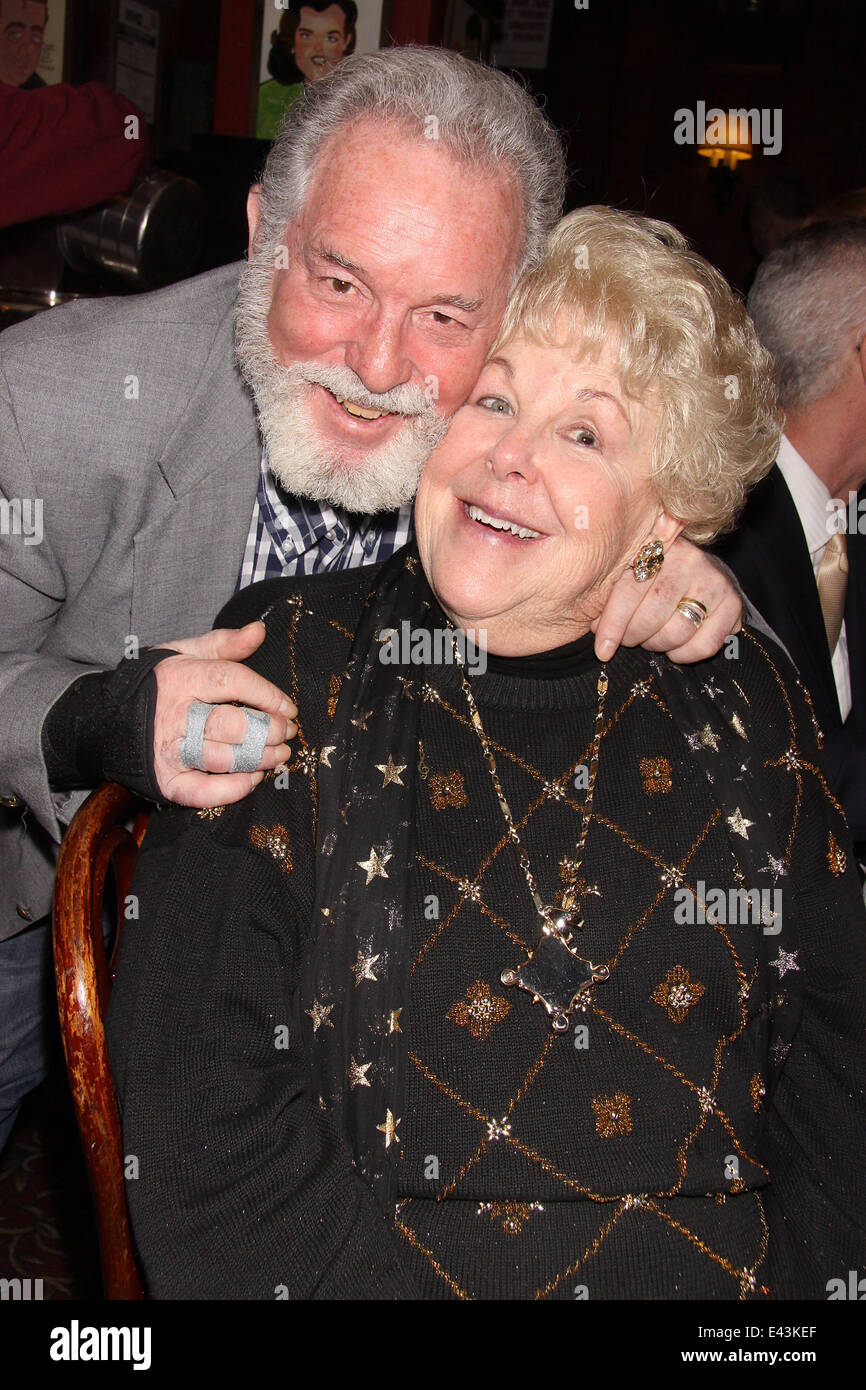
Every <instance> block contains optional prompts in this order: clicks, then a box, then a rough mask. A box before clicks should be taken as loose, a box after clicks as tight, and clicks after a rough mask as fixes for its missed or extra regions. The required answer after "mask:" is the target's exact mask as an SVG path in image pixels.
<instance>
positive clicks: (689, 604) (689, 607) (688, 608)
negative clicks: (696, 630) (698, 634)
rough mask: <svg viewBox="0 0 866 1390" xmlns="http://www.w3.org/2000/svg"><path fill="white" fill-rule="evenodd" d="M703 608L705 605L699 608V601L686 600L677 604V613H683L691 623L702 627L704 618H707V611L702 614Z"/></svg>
mask: <svg viewBox="0 0 866 1390" xmlns="http://www.w3.org/2000/svg"><path fill="white" fill-rule="evenodd" d="M701 608H703V604H701V605H700V607H698V602H697V599H685V598H684V599H682V601H681V602H680V603H678V604H677V612H678V613H682V615H683V617H684V618H688V620H689V622H690V623H694V625H695V627H700V625H701V623H702V622H703V621H704V618H705V617H706V616H707V615H706V611H704V612H703V613H702V612H701Z"/></svg>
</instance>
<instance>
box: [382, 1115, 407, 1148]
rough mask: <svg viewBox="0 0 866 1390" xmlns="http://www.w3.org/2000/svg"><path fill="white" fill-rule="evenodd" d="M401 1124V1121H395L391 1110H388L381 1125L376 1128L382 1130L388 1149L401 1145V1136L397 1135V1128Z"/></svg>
mask: <svg viewBox="0 0 866 1390" xmlns="http://www.w3.org/2000/svg"><path fill="white" fill-rule="evenodd" d="M401 1123H402V1121H401V1120H395V1119H394V1116H393V1115H392V1114H391V1111H390V1110H386V1111H385V1118H384V1120H383V1121H382V1123H381V1124H380V1125H377V1126H376V1128H377V1129H378V1130H380V1131H381V1133H382V1134H384V1136H385V1148H386V1149H390V1147H391V1145H392V1144H399V1143H400V1136H399V1134H398V1133H397V1126H398V1125H399V1124H401Z"/></svg>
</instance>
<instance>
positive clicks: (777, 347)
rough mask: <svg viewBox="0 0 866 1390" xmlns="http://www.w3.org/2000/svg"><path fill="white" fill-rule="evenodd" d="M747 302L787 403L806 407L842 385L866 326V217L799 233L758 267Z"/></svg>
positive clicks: (781, 396)
mask: <svg viewBox="0 0 866 1390" xmlns="http://www.w3.org/2000/svg"><path fill="white" fill-rule="evenodd" d="M748 308H749V313H750V314H751V316H752V318H753V320H754V323H755V327H756V329H757V330H758V337H759V338H760V339H761V342H762V343H763V344H764V347H765V348H767V350H768V351H769V352H770V353H771V355H772V357H773V359H774V361H775V364H776V386H777V392H778V398H779V404H780V406H781V407H782V409H783V410H784V409H789V408H791V407H798V408H800V409H804V408H805V407H807V406H810V405H813V404H814V403H815V401H818V400H820V399H821V398H822V397H823V396H826V395H827V394H828V392H830V391H832V390H833V388H834V387H835V386H836V385H837V383H838V381H839V379H840V377H841V375H842V371H843V369H844V360H845V353H846V351H847V349H848V347H849V346H853V340H854V338H855V336H856V335H857V334H858V333H860V334H862V333H863V331H864V329H866V221H864V220H862V219H858V218H845V219H840V220H839V221H838V222H819V223H815V224H814V225H812V226H810V227H804V228H803V229H802V230H801V231H799V232H795V234H794V235H793V236H792V237H790V238H789V239H788V240H787V241H786V242H784V244H783V245H782V246H779V247H777V249H776V250H775V251H773V252H772V254H771V255H769V256H768V257H767V259H766V260H765V261H763V262H762V263H761V265H760V266H759V267H758V272H757V274H756V276H755V280H754V284H753V285H752V288H751V290H750V292H749V298H748Z"/></svg>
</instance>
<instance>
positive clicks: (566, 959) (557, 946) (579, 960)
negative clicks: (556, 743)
mask: <svg viewBox="0 0 866 1390" xmlns="http://www.w3.org/2000/svg"><path fill="white" fill-rule="evenodd" d="M451 645H452V649H453V651H454V661H455V664H456V665H457V668H458V670H459V671H460V680H461V682H462V685H463V693H464V694H465V696H466V702H467V704H468V706H469V715H470V718H471V720H472V726H473V728H474V729H475V732H476V734H477V735H478V739H479V741H480V743H481V748H482V751H483V753H484V762H485V764H486V766H487V771H488V772H489V773H490V777H491V780H492V782H493V788H494V790H495V792H496V799H497V800H498V802H499V806H500V809H501V811H502V815H503V817H504V819H505V824H506V827H507V829H508V838H509V840H510V841H511V843H512V844H513V845H514V847H515V849H516V850H517V857H518V859H519V861H520V867H521V869H522V870H523V875H524V877H525V879H526V883H527V887H528V888H529V892H530V894H531V896H532V901H533V902H534V904H535V910H536V912H537V913H538V915H539V917H540V918H541V937H540V939H539V941H538V944H537V945H536V947H535V949H534V950H533V951H531V952H530V954H529V956H528V958H527V959H526V960H525V961H524V962H523V964H522V965H521V966H520V968H519V969H517V970H514V969H511V968H508V969H506V970H503V972H502V975H501V977H500V978H501V980H502V983H503V984H504V985H507V986H513V985H519V986H520V988H521V989H525V990H526V991H527V992H528V993H529V994H531V995H532V1002H533V1004H537V1003H539V1001H540V1002H541V1003H542V1004H543V1005H544V1007H545V1009H546V1010H547V1012H548V1014H549V1015H550V1018H551V1024H552V1026H553V1028H554V1029H555V1030H556V1032H557V1033H563V1032H565V1030H566V1029H567V1028H568V1020H569V1016H570V1014H571V1013H572V1012H573V1011H574V1009H575V1008H576V1007H577V1005H578V1003H579V1001H580V996H581V994H584V993H585V992H586V991H587V990H589V989H590V988H591V986H592V985H594V984H595V983H596V982H597V981H598V980H606V979H607V977H608V974H609V973H610V972H609V971H608V968H607V966H606V965H593V963H592V961H589V960H585V959H584V957H583V956H579V955H578V954H577V951H576V950H575V949H574V931H575V930H576V931H580V930H581V928H582V927H583V919H582V918H581V920H580V921H577V922H575V923H574V929H572V927H571V925H570V924H571V920H572V918H574V917H577V916H578V912H577V908H576V900H575V893H574V887H573V884H574V882H575V881H576V880H577V876H578V874H579V872H580V868H581V864H582V862H583V852H584V847H585V845H586V836H587V831H588V829H589V819H590V813H591V811H592V800H593V794H594V792H595V781H596V776H597V774H598V752H599V747H600V746H601V739H602V733H603V728H604V703H605V696H606V695H607V669H606V667H604V666H602V668H601V670H600V671H599V673H598V683H597V686H596V689H597V692H598V706H597V709H596V713H595V727H594V730H593V739H592V750H591V753H590V761H589V779H588V785H587V789H586V800H585V801H584V803H583V811H582V824H581V829H580V837H579V839H578V842H577V847H576V849H575V852H574V859H573V861H572V868H571V880H572V886H570V887H569V888H568V889H567V890H566V893H565V894H564V896H563V906H562V908H558V907H555V906H554V905H553V904H550V903H544V902H543V901H542V898H541V894H540V893H539V891H538V887H537V885H536V882H535V876H534V874H533V872H532V865H531V863H530V861H529V855H528V854H527V852H526V850H525V849H524V847H523V845H522V844H521V842H520V836H519V835H518V833H517V826H516V825H515V824H514V817H513V816H512V814H511V807H510V806H509V805H508V802H507V800H506V798H505V793H504V791H503V790H502V783H501V782H500V780H499V774H498V772H497V771H496V759H495V758H494V756H493V750H492V748H491V747H490V740H489V739H488V737H487V734H486V733H485V731H484V725H483V724H482V722H481V715H480V714H479V713H478V706H477V705H476V703H475V696H474V695H473V694H472V690H471V687H470V685H469V681H468V679H467V676H466V672H465V670H464V667H463V661H462V659H461V656H460V649H459V647H458V645H457V642H456V640H455V635H454V629H453V627H452V629H451Z"/></svg>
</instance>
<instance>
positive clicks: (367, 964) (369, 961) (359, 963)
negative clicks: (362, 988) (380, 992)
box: [352, 951, 379, 989]
mask: <svg viewBox="0 0 866 1390" xmlns="http://www.w3.org/2000/svg"><path fill="white" fill-rule="evenodd" d="M378 959H379V957H378V956H371V955H365V954H364V952H363V951H359V952H358V959H357V960H356V961H355V964H354V965H353V966H352V974H353V975H354V976H355V988H356V989H357V988H358V985H359V984H360V983H361V981H362V980H375V979H377V976H376V975H374V974H373V966H374V965H375V964H376V961H377V960H378Z"/></svg>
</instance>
